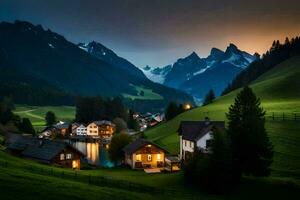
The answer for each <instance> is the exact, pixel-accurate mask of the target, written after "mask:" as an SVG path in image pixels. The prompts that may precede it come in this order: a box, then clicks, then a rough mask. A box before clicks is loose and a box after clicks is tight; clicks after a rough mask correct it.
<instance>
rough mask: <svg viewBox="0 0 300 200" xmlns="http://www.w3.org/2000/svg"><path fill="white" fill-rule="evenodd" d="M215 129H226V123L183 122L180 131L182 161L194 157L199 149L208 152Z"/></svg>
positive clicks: (207, 120)
mask: <svg viewBox="0 0 300 200" xmlns="http://www.w3.org/2000/svg"><path fill="white" fill-rule="evenodd" d="M214 128H218V129H222V130H223V129H225V122H224V121H209V119H208V118H207V119H206V120H205V121H182V122H181V124H180V127H179V129H178V134H179V137H180V155H179V158H180V159H181V160H186V159H188V158H190V156H192V154H193V152H194V151H195V150H196V149H198V150H201V151H207V150H208V148H209V143H210V141H211V139H212V132H213V129H214Z"/></svg>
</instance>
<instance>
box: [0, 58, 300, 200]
mask: <svg viewBox="0 0 300 200" xmlns="http://www.w3.org/2000/svg"><path fill="white" fill-rule="evenodd" d="M297 77H300V57H294V58H292V59H289V60H287V61H286V62H284V63H282V64H280V65H278V66H277V67H276V68H274V69H273V70H271V71H269V72H268V73H266V74H264V75H263V76H261V77H259V78H258V79H257V80H256V81H255V82H253V83H252V84H251V88H253V90H254V91H255V93H256V94H257V96H258V97H260V98H261V100H262V106H263V107H264V108H265V110H266V111H267V115H268V116H272V114H273V112H274V113H276V114H282V113H286V114H287V113H292V114H297V113H299V114H300V87H299V85H300V80H299V79H298V78H297ZM237 92H238V91H233V92H231V93H229V94H227V95H225V96H223V97H221V98H218V99H217V100H215V101H214V102H213V103H212V104H210V105H208V106H204V107H198V108H194V109H192V110H190V111H187V112H185V113H182V114H181V115H179V116H177V117H176V118H174V119H172V120H170V121H168V122H165V123H162V124H160V125H159V126H157V127H154V128H152V129H150V130H148V131H146V132H145V135H146V137H147V138H148V139H150V140H152V141H154V142H157V143H158V144H160V145H162V146H164V147H165V148H167V149H168V150H169V151H170V152H171V153H173V154H177V153H178V149H179V138H178V136H177V133H176V132H177V129H178V126H179V123H180V121H182V120H203V119H204V117H206V116H208V117H210V118H211V119H212V120H226V115H225V113H226V112H227V110H228V107H229V106H230V104H232V103H233V100H234V97H235V96H236V94H237ZM48 110H52V111H54V112H55V113H56V115H57V116H58V118H59V119H61V120H71V119H73V118H74V108H72V107H28V106H17V109H16V111H15V112H16V113H17V114H19V115H21V116H22V117H28V118H30V119H31V120H32V121H33V122H34V123H35V124H37V125H44V124H43V123H44V119H43V118H44V115H45V113H46V112H47V111H48ZM291 116H293V115H291ZM39 123H40V124H39ZM266 128H267V131H268V134H269V137H270V139H271V141H272V143H273V145H274V149H275V155H274V162H273V165H272V175H271V177H268V178H253V177H245V178H244V179H243V181H242V183H241V184H240V185H239V186H238V187H236V188H235V189H234V190H233V191H230V192H229V193H228V194H225V195H210V194H207V193H205V192H203V191H202V189H201V188H193V187H191V186H189V185H185V184H184V182H183V173H182V172H180V173H173V174H168V173H166V174H164V173H163V174H146V173H144V172H143V171H134V170H130V169H126V168H115V169H93V170H81V171H73V170H71V169H62V168H58V167H54V166H48V165H44V164H39V163H36V162H33V161H30V160H25V159H21V158H17V157H14V156H11V155H9V154H7V153H6V152H4V151H3V150H0V188H1V198H3V199H20V198H22V199H30V200H32V199H45V200H47V199H49V200H50V199H104V200H105V199H156V200H157V199H158V200H160V199H170V200H173V199H174V200H177V199H178V200H179V199H208V200H210V199H211V200H221V199H224V200H225V199H233V200H235V199H236V200H239V199H243V200H244V199H245V200H248V199H249V200H253V199H280V200H281V199H286V198H288V199H296V198H297V197H299V193H300V146H299V144H300V120H299V119H298V121H295V120H293V118H292V117H290V118H285V120H283V119H280V118H278V119H275V120H273V119H272V118H271V117H268V118H267V121H266ZM1 149H3V147H2V148H1Z"/></svg>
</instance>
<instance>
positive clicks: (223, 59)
mask: <svg viewBox="0 0 300 200" xmlns="http://www.w3.org/2000/svg"><path fill="white" fill-rule="evenodd" d="M255 59H257V58H256V56H253V55H250V54H248V53H247V52H244V51H241V50H239V49H238V48H237V47H236V46H235V45H234V44H230V45H229V46H228V47H227V49H226V51H225V52H223V51H222V50H220V49H217V48H212V49H211V53H210V55H209V56H208V57H207V58H200V57H199V56H198V55H197V54H196V53H195V52H193V53H192V54H190V55H189V56H187V57H185V58H181V59H178V60H177V61H176V62H175V63H174V64H173V65H171V66H168V68H166V67H164V68H160V70H159V71H158V70H157V72H160V73H158V74H156V76H155V75H154V74H155V73H154V72H155V71H154V70H155V68H151V67H146V68H143V71H144V73H145V74H146V76H147V77H148V78H150V79H151V80H153V81H156V82H162V81H163V84H164V85H167V86H170V87H173V88H177V89H180V90H183V91H185V92H187V93H189V94H190V95H192V96H194V97H195V98H196V99H198V100H200V101H201V99H202V98H203V97H204V96H205V94H206V93H207V92H208V91H209V90H210V89H213V90H214V91H215V93H216V94H217V95H220V94H221V92H222V90H223V89H224V88H225V87H226V86H227V85H228V83H229V82H230V81H231V80H232V79H233V78H234V77H235V75H237V74H238V73H239V72H241V71H242V70H243V69H245V68H246V67H247V66H248V65H249V64H250V63H252V62H253V61H254V60H255ZM166 71H167V73H166Z"/></svg>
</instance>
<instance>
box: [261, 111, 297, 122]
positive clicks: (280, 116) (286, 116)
mask: <svg viewBox="0 0 300 200" xmlns="http://www.w3.org/2000/svg"><path fill="white" fill-rule="evenodd" d="M266 119H267V120H277V121H285V120H286V121H300V113H296V112H294V113H287V112H268V113H266Z"/></svg>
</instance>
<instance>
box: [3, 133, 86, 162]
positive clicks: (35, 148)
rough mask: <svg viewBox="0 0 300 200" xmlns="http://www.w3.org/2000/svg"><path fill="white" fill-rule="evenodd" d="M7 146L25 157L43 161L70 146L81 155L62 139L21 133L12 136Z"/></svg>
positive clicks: (47, 160) (48, 159) (49, 159)
mask: <svg viewBox="0 0 300 200" xmlns="http://www.w3.org/2000/svg"><path fill="white" fill-rule="evenodd" d="M7 148H8V149H10V150H18V151H21V155H23V156H25V157H30V158H33V159H37V160H41V161H45V162H49V161H51V160H52V159H53V158H54V157H55V156H56V155H57V154H58V153H60V152H62V151H63V150H64V149H66V148H71V149H73V150H74V151H76V152H77V153H79V154H81V155H83V153H82V152H80V151H79V150H77V149H76V148H74V147H72V146H71V145H69V144H67V143H65V142H63V141H53V140H43V139H38V138H32V137H25V136H21V135H20V136H13V137H12V139H11V141H10V143H9V144H8V146H7Z"/></svg>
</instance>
